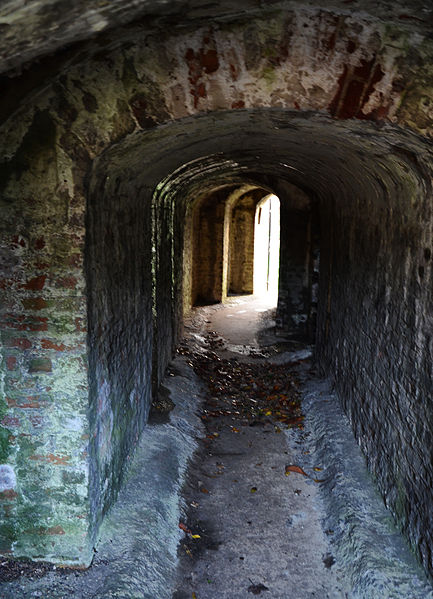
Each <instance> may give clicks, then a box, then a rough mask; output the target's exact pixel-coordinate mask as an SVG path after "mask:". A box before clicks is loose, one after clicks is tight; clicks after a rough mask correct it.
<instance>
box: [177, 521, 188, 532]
mask: <svg viewBox="0 0 433 599" xmlns="http://www.w3.org/2000/svg"><path fill="white" fill-rule="evenodd" d="M179 528H180V529H181V530H183V531H184V532H186V533H190V532H191V531H190V529H189V528H188V527H187V525H186V524H184V523H183V522H179Z"/></svg>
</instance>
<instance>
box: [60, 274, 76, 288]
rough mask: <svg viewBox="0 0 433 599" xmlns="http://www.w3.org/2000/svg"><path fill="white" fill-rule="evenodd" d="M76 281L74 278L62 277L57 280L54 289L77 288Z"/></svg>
mask: <svg viewBox="0 0 433 599" xmlns="http://www.w3.org/2000/svg"><path fill="white" fill-rule="evenodd" d="M77 282H78V281H77V279H76V278H75V277H72V276H71V277H62V278H60V279H57V281H56V287H64V288H65V289H75V287H76V286H77Z"/></svg>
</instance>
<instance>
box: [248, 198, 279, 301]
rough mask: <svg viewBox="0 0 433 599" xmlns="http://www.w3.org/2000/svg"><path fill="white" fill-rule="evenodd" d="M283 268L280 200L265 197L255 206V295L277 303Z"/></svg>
mask: <svg viewBox="0 0 433 599" xmlns="http://www.w3.org/2000/svg"><path fill="white" fill-rule="evenodd" d="M279 266H280V200H279V199H278V197H277V196H276V195H274V194H270V195H267V196H265V197H264V198H263V199H262V200H261V201H260V202H259V203H258V204H257V207H256V215H255V223H254V295H256V296H266V297H267V299H268V300H269V301H270V302H272V303H273V304H275V305H276V304H277V301H278V273H279Z"/></svg>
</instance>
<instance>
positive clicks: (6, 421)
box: [1, 416, 21, 428]
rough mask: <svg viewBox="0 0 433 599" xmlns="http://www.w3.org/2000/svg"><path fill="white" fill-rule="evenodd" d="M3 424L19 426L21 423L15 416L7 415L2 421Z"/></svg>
mask: <svg viewBox="0 0 433 599" xmlns="http://www.w3.org/2000/svg"><path fill="white" fill-rule="evenodd" d="M1 424H2V426H5V427H6V428H9V427H10V426H13V427H18V426H20V425H21V422H20V419H19V418H16V417H15V416H5V418H3V420H2V421H1Z"/></svg>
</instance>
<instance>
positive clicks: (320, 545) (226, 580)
mask: <svg viewBox="0 0 433 599" xmlns="http://www.w3.org/2000/svg"><path fill="white" fill-rule="evenodd" d="M272 312H273V311H272V309H271V306H270V305H269V304H268V303H267V302H266V299H263V298H261V299H253V298H251V297H248V298H245V297H244V298H242V297H240V298H233V299H232V300H231V301H229V302H228V303H227V304H226V305H225V306H224V307H221V306H219V307H209V308H207V309H206V320H205V327H203V328H204V331H203V332H204V339H203V342H202V343H201V348H198V351H194V349H192V348H191V344H190V343H189V342H188V341H187V342H186V343H185V344H184V345H183V346H182V347H181V348H180V350H179V351H181V352H184V354H185V355H187V356H188V357H189V359H190V361H191V364H192V365H193V367H194V370H195V372H196V373H197V374H198V375H199V376H200V377H201V378H202V380H203V381H204V382H205V383H206V384H207V388H208V392H207V394H206V400H205V402H204V404H203V406H202V410H201V418H202V420H203V422H204V424H205V427H206V436H205V438H204V439H203V440H202V441H201V443H200V446H199V450H198V451H197V453H196V455H195V458H194V462H193V465H192V467H191V468H190V471H189V477H188V484H187V485H186V487H185V491H184V492H185V502H186V504H187V506H188V507H187V510H186V514H185V521H184V522H181V527H182V528H183V530H184V533H185V538H184V540H183V541H182V543H181V546H180V550H179V556H180V567H179V571H178V577H179V580H178V583H177V590H176V592H175V593H174V595H173V598H174V599H191V597H196V598H197V599H206V598H218V599H225V598H227V599H228V598H230V599H232V598H233V597H236V598H239V599H243V598H245V599H246V598H248V597H251V596H252V595H259V594H262V593H263V594H264V596H267V597H281V598H282V597H294V598H295V597H296V598H298V599H302V598H304V597H305V598H307V597H309V598H310V597H316V598H321V599H325V598H331V597H332V598H334V597H335V598H337V597H338V598H344V597H346V596H347V595H346V589H345V588H344V580H343V581H342V580H341V572H340V571H339V568H338V565H336V564H335V558H334V556H333V555H332V547H331V544H330V540H329V537H330V536H331V535H332V531H329V530H328V531H326V532H325V531H324V530H323V529H322V526H321V522H320V518H321V513H320V506H318V503H317V486H318V485H320V484H321V483H320V475H321V470H322V467H321V465H320V464H317V465H316V466H315V467H314V468H313V470H311V471H309V472H306V471H305V470H304V469H303V468H302V467H301V466H300V465H299V464H298V463H296V461H295V460H294V456H293V452H292V451H291V448H290V446H289V443H288V441H287V437H286V434H285V433H287V432H290V434H291V435H292V437H293V441H294V442H296V440H297V439H299V438H302V436H303V429H304V424H303V421H304V415H303V413H302V409H301V394H300V392H299V390H298V388H299V385H300V379H301V378H303V377H304V376H305V373H306V372H307V371H308V369H309V367H310V364H309V361H308V357H307V358H306V359H305V358H304V359H302V357H303V356H308V353H309V352H308V350H307V351H305V348H304V352H303V353H301V354H299V352H297V353H293V352H291V353H289V354H288V353H286V354H285V360H284V362H283V363H278V362H279V361H280V362H281V360H278V358H281V356H282V353H281V346H282V345H283V346H284V344H282V343H281V339H280V338H277V337H275V336H274V335H273V326H272V325H273V322H272V318H270V314H271V313H272ZM259 337H261V338H263V337H266V339H267V346H263V343H260V342H259V340H258V338H259ZM193 338H194V337H193ZM193 347H194V345H193ZM203 349H204V350H205V351H203ZM299 355H300V356H301V359H299ZM275 358H277V359H275ZM275 362H276V363H275Z"/></svg>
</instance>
